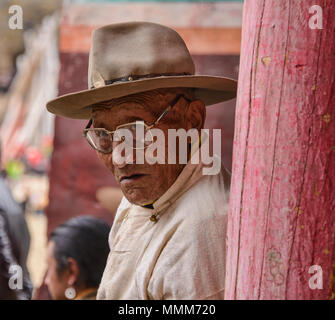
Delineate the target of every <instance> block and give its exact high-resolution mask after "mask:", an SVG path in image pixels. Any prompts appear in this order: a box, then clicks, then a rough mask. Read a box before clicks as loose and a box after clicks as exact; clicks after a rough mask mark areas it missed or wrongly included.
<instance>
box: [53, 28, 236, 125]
mask: <svg viewBox="0 0 335 320" xmlns="http://www.w3.org/2000/svg"><path fill="white" fill-rule="evenodd" d="M182 87H185V88H194V95H195V97H196V98H198V99H201V100H202V101H203V102H204V103H205V105H211V104H215V103H218V102H222V101H225V100H229V99H232V98H234V97H235V96H236V89H237V82H236V80H233V79H229V78H225V77H218V76H206V75H195V68H194V62H193V60H192V58H191V55H190V53H189V51H188V49H187V47H186V45H185V42H184V41H183V39H182V38H181V37H180V36H179V34H178V33H177V32H176V31H174V30H173V29H171V28H168V27H166V26H163V25H160V24H156V23H150V22H126V23H118V24H111V25H107V26H104V27H101V28H99V29H96V30H94V31H93V35H92V45H91V50H90V55H89V67H88V90H83V91H79V92H75V93H70V94H66V95H63V96H60V97H58V98H56V99H54V100H51V101H49V102H48V103H47V109H48V110H49V111H50V112H52V113H55V114H57V115H60V116H63V117H69V118H74V119H90V118H91V112H92V105H93V104H96V103H98V102H102V101H107V100H111V99H115V98H120V97H124V96H128V95H132V94H135V93H139V92H144V91H149V90H154V89H161V88H182Z"/></svg>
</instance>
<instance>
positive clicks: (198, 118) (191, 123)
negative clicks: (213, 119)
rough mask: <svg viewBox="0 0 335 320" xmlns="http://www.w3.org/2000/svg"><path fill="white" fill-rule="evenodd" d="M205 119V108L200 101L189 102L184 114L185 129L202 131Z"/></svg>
mask: <svg viewBox="0 0 335 320" xmlns="http://www.w3.org/2000/svg"><path fill="white" fill-rule="evenodd" d="M205 119H206V106H205V104H204V103H203V102H202V101H201V100H194V101H192V102H190V104H189V106H188V108H187V112H186V129H187V130H189V129H192V128H194V129H198V130H200V129H202V128H203V127H204V124H205Z"/></svg>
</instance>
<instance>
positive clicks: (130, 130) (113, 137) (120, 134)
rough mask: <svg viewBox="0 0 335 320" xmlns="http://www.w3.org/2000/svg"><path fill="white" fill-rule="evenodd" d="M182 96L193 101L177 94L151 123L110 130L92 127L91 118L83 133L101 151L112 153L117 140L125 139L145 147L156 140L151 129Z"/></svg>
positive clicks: (133, 145) (135, 145)
mask: <svg viewBox="0 0 335 320" xmlns="http://www.w3.org/2000/svg"><path fill="white" fill-rule="evenodd" d="M181 98H184V99H185V100H186V101H187V102H191V100H190V99H188V98H186V97H185V96H184V95H183V94H180V95H178V96H176V97H175V98H174V99H173V100H172V102H171V103H170V105H169V106H168V107H167V108H166V109H165V110H164V111H163V113H162V114H161V115H160V116H159V117H158V118H157V120H155V121H154V122H153V123H151V124H149V125H148V124H146V123H145V122H144V121H135V122H130V123H126V124H123V125H120V126H118V127H116V130H115V131H108V130H106V129H105V128H90V127H91V125H92V122H93V120H92V119H91V120H90V121H89V123H88V124H87V126H86V128H85V129H84V130H83V135H84V137H85V138H86V139H87V141H88V143H89V144H90V145H91V146H92V147H93V148H94V149H95V150H97V151H99V152H101V153H106V154H107V153H111V152H112V151H113V147H114V145H115V141H124V142H125V144H126V145H127V146H128V147H130V148H132V149H145V148H147V147H148V146H150V145H151V144H152V143H153V142H154V139H153V135H152V133H151V131H150V130H151V129H152V128H154V127H155V126H156V125H157V124H158V123H159V122H160V121H161V120H162V119H163V118H164V117H165V116H166V115H167V113H168V112H169V111H170V110H171V109H172V108H173V107H174V106H175V105H176V104H177V103H178V101H179V100H180V99H181ZM138 133H141V134H138ZM129 134H130V135H131V137H130V138H131V139H127V138H125V136H127V135H129Z"/></svg>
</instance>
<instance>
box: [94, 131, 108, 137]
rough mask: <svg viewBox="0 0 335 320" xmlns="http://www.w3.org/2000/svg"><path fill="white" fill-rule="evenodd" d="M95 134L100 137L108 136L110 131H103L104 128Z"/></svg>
mask: <svg viewBox="0 0 335 320" xmlns="http://www.w3.org/2000/svg"><path fill="white" fill-rule="evenodd" d="M95 135H96V136H97V137H99V138H107V137H108V133H107V132H106V131H102V130H96V131H95Z"/></svg>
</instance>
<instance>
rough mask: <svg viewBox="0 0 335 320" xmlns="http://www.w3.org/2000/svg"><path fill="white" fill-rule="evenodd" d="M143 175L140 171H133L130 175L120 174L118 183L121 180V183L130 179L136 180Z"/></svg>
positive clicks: (130, 180)
mask: <svg viewBox="0 0 335 320" xmlns="http://www.w3.org/2000/svg"><path fill="white" fill-rule="evenodd" d="M144 176H145V174H142V173H134V174H132V175H127V176H122V177H121V178H120V183H121V182H123V183H126V182H132V181H135V180H138V179H140V178H142V177H144Z"/></svg>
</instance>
